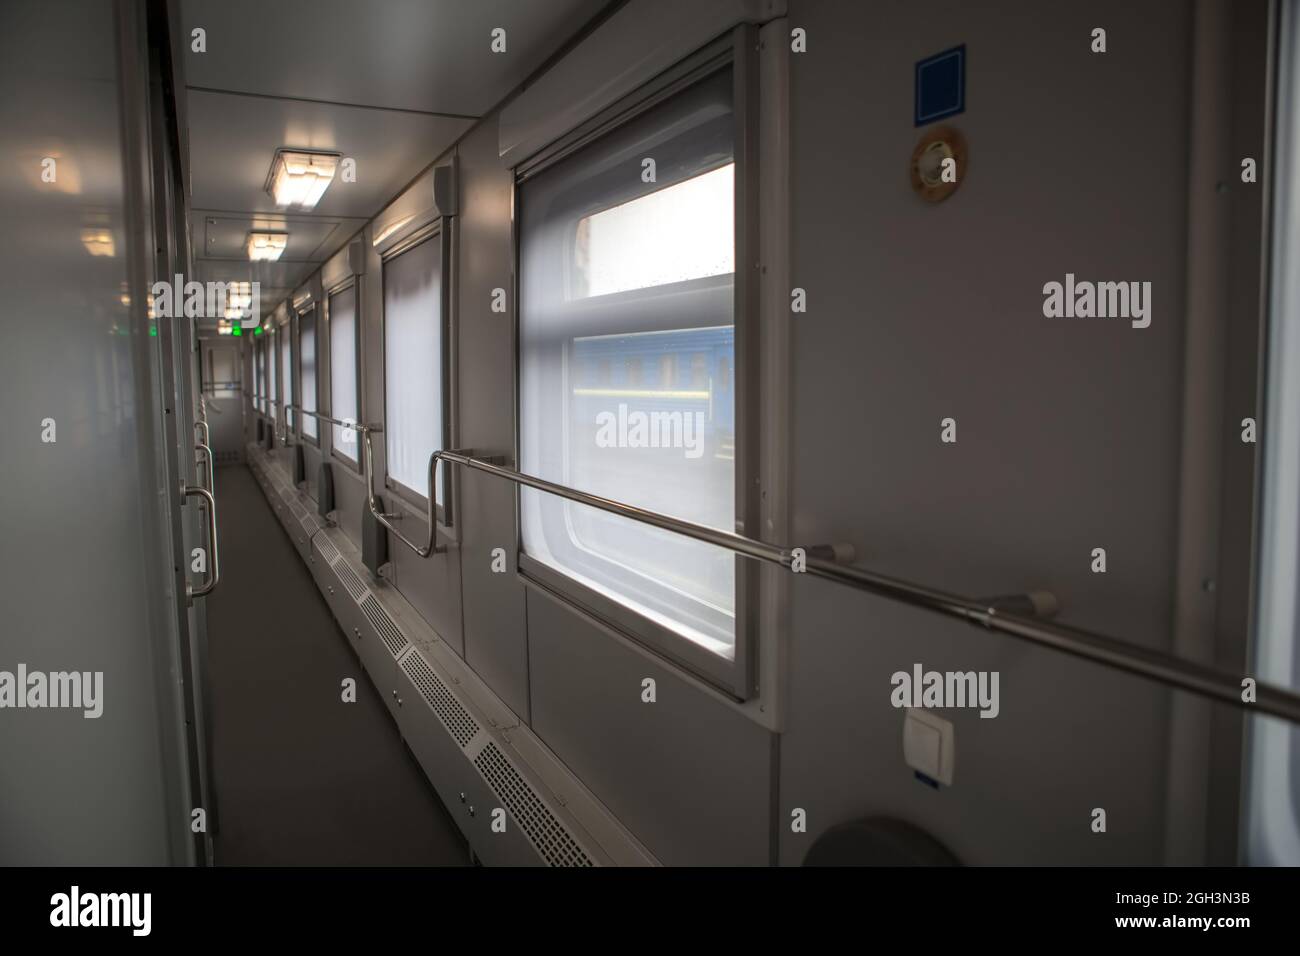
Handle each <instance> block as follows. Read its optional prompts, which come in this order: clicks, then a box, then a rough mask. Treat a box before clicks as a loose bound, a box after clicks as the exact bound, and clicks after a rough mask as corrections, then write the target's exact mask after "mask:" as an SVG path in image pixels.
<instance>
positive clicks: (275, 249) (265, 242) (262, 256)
mask: <svg viewBox="0 0 1300 956" xmlns="http://www.w3.org/2000/svg"><path fill="white" fill-rule="evenodd" d="M288 244H289V234H288V233H287V232H250V233H249V234H248V258H249V260H250V261H252V262H274V261H275V260H276V259H279V258H280V253H282V252H284V247H285V246H287V245H288Z"/></svg>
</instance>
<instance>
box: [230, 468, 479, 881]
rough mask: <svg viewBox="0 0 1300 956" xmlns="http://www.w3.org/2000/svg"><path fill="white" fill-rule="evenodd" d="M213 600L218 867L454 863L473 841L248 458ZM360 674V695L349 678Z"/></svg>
mask: <svg viewBox="0 0 1300 956" xmlns="http://www.w3.org/2000/svg"><path fill="white" fill-rule="evenodd" d="M216 485H217V500H218V502H219V508H220V515H221V523H222V530H223V534H222V586H221V587H220V588H219V589H218V590H217V591H215V592H214V593H213V594H212V596H211V597H210V598H209V599H208V644H209V658H210V674H211V678H210V680H211V696H212V706H211V715H212V717H211V719H212V735H211V741H212V748H213V776H214V778H215V781H216V787H215V789H216V794H217V803H218V811H219V815H218V822H217V828H218V829H217V832H216V834H215V837H214V843H215V857H216V862H217V863H218V864H219V865H236V866H241V865H243V866H246V865H286V866H294V865H308V866H340V865H343V866H348V865H350V866H364V865H379V864H384V865H394V864H397V865H408V866H417V865H418V866H429V865H455V864H463V863H467V862H468V860H469V853H468V849H467V848H466V844H465V841H464V839H463V838H462V837H461V834H460V832H459V830H457V828H456V826H455V824H454V823H453V822H452V820H451V819H450V817H449V816H448V815H447V812H446V810H445V809H444V808H443V806H442V804H441V802H440V801H439V800H438V797H437V795H436V794H435V793H434V791H433V790H432V788H431V787H430V786H429V783H428V781H427V780H426V779H425V777H424V775H423V774H422V773H421V771H420V769H419V767H418V765H417V764H416V763H415V761H414V760H413V759H412V758H411V756H410V754H409V753H408V752H407V751H406V748H405V746H404V745H403V744H402V741H401V738H400V737H399V736H398V735H397V734H396V733H394V730H393V726H392V723H391V720H390V718H389V716H388V714H387V712H386V711H385V708H384V707H383V705H382V702H381V701H380V700H379V697H378V695H377V692H376V691H375V689H374V687H373V685H372V684H371V683H370V681H369V680H368V679H366V676H365V674H364V673H363V671H362V670H361V665H360V662H359V661H358V660H357V658H356V657H355V656H354V655H353V654H352V652H351V650H350V648H348V647H347V645H346V643H345V641H344V640H343V637H342V636H341V634H340V633H339V631H338V627H337V625H336V624H335V621H334V619H333V617H332V616H331V615H330V611H329V607H328V605H326V603H325V601H324V599H323V598H322V597H321V594H320V592H319V591H318V590H317V588H316V585H315V582H314V581H313V580H312V577H311V574H310V573H309V572H308V570H307V568H306V566H305V565H304V564H303V563H302V561H301V560H300V558H299V557H298V554H297V553H296V552H295V551H294V548H293V545H292V543H291V542H290V541H289V540H288V538H286V537H285V535H284V533H283V531H282V530H281V529H280V526H279V524H278V523H277V522H276V521H275V517H274V515H273V513H272V512H271V509H270V507H269V506H268V505H267V503H266V499H265V498H264V497H263V495H262V493H261V491H260V490H259V489H258V487H257V482H256V481H255V480H254V478H253V476H252V474H251V473H250V472H249V470H248V468H247V467H245V466H244V465H237V466H228V467H224V468H221V469H220V470H219V471H218V472H217V480H216ZM348 677H351V678H354V679H355V680H356V702H355V703H345V702H344V701H343V699H342V698H343V693H342V682H343V680H344V679H345V678H348Z"/></svg>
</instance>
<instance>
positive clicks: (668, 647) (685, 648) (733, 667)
mask: <svg viewBox="0 0 1300 956" xmlns="http://www.w3.org/2000/svg"><path fill="white" fill-rule="evenodd" d="M727 69H730V70H731V71H732V115H733V121H734V124H735V126H734V135H733V148H734V155H733V161H734V163H735V184H734V190H735V192H734V195H735V200H734V210H733V215H734V217H735V218H734V240H735V252H734V256H735V258H734V261H735V265H736V271H735V272H734V273H733V296H734V298H733V302H732V323H733V324H732V328H733V330H734V335H735V360H734V367H733V376H734V379H733V388H734V394H735V399H734V401H735V409H734V413H735V435H736V459H735V462H736V464H735V529H734V530H735V531H736V532H737V533H739V534H752V535H753V536H755V537H758V536H760V535H758V530H759V518H758V515H759V504H760V500H759V495H758V494H757V493H756V488H757V483H758V480H759V474H760V472H759V457H758V455H759V450H758V428H759V419H760V415H761V410H760V409H759V407H758V403H757V401H756V399H757V397H758V396H757V388H758V385H759V375H760V368H759V356H758V341H759V337H760V334H761V328H760V315H759V277H758V270H757V269H752V268H745V267H744V264H746V263H751V262H755V261H757V258H758V250H759V241H758V212H759V196H758V178H759V170H758V58H757V29H756V28H755V27H753V26H752V25H748V24H742V25H740V26H737V27H735V28H734V29H732V30H731V31H729V32H728V33H727V34H726V35H724V36H722V37H720V38H719V39H717V40H715V41H714V42H713V43H710V44H709V45H707V46H705V47H703V48H702V49H700V50H699V51H697V52H696V53H695V54H693V55H691V56H689V57H687V58H685V59H684V60H682V61H681V62H680V63H678V64H677V65H676V66H675V67H672V68H670V69H669V70H666V71H664V73H662V74H660V76H658V77H657V78H655V79H654V80H651V81H650V82H648V83H646V84H645V85H643V86H642V87H640V88H639V89H637V90H635V91H633V92H632V93H630V94H628V95H627V96H626V97H624V98H622V99H621V100H619V101H618V102H616V103H614V104H613V105H611V106H609V107H607V108H606V109H605V110H602V111H601V112H600V113H598V114H597V115H596V116H594V117H592V118H591V119H589V120H587V121H586V122H584V123H582V124H581V125H579V126H578V127H577V128H575V129H574V130H573V131H571V132H570V133H568V134H567V135H565V136H563V137H561V138H560V139H558V140H556V141H555V142H554V143H552V144H551V145H550V146H548V147H546V148H545V149H543V150H541V151H540V152H538V153H537V154H535V155H534V156H532V157H530V158H529V159H527V160H525V161H524V162H522V163H520V164H519V165H518V166H517V167H516V168H515V170H514V181H513V184H512V193H511V238H512V243H513V250H512V253H513V261H512V269H513V271H512V275H511V280H512V286H513V292H514V296H515V298H514V302H515V308H514V316H513V323H512V333H513V335H514V352H515V369H514V372H515V374H514V390H515V395H514V400H515V405H514V416H515V427H514V449H513V451H514V460H515V461H516V462H519V461H521V452H522V443H523V435H522V428H523V421H524V417H523V408H522V401H523V383H522V373H523V364H522V360H521V359H522V356H521V351H520V349H521V345H520V343H521V341H522V336H521V331H522V330H521V317H522V305H523V303H522V302H520V300H519V295H520V281H519V274H520V268H521V261H522V260H521V252H522V249H521V235H520V223H519V210H520V196H519V190H520V187H521V186H522V185H523V184H525V183H526V182H527V181H528V180H529V179H530V178H532V177H533V176H535V175H537V174H538V173H540V172H542V171H544V170H546V169H549V168H551V167H552V166H554V165H556V164H557V163H560V162H562V161H563V160H565V159H567V158H568V157H570V156H571V155H573V154H575V153H578V152H579V151H580V150H581V149H583V148H584V147H585V146H587V145H589V144H591V143H594V142H597V141H599V140H600V139H601V138H602V137H604V136H605V135H607V134H609V133H611V132H613V131H615V130H617V129H619V128H620V127H622V126H624V125H626V124H627V123H629V122H632V121H633V120H635V119H637V118H639V117H640V116H641V115H643V114H644V113H646V112H648V111H649V110H651V109H653V108H654V107H655V106H658V105H659V104H661V103H664V102H667V101H669V100H671V99H673V98H674V97H676V96H677V95H678V94H681V93H683V92H685V91H687V90H689V89H691V88H692V87H694V86H695V85H696V84H697V83H700V82H702V81H704V80H707V79H708V78H710V77H712V76H714V75H715V74H716V73H718V72H719V71H722V70H727ZM691 281H694V282H701V281H704V282H707V281H709V280H707V279H706V280H691ZM616 295H617V293H616ZM537 493H538V494H544V492H537ZM523 494H524V488H523V487H522V486H520V485H516V486H515V531H516V540H515V554H516V559H517V562H516V568H517V572H516V573H517V575H518V576H519V577H520V578H521V580H523V582H524V583H525V584H529V585H532V586H534V587H538V588H540V589H542V590H544V591H546V592H548V593H550V594H552V595H553V596H555V597H557V598H559V599H560V600H562V601H564V602H565V603H568V604H570V605H573V606H575V607H577V608H578V609H579V610H581V611H583V612H585V613H587V614H589V615H591V616H593V617H595V618H596V619H598V620H599V621H601V622H602V623H603V624H604V625H606V626H607V627H610V628H612V629H613V630H615V631H616V632H617V633H619V634H621V635H623V636H625V637H627V638H629V639H631V640H632V641H635V642H636V643H637V644H640V645H641V646H643V647H646V648H647V649H649V650H650V651H652V652H653V653H655V654H657V655H659V656H661V657H664V658H666V659H667V660H669V661H671V662H673V663H675V664H677V665H678V666H680V667H683V668H684V669H686V670H687V671H689V672H690V673H692V674H693V675H694V676H695V677H697V678H699V679H701V680H703V681H705V682H707V683H708V684H710V685H711V686H713V687H715V688H717V689H719V690H721V691H722V692H724V693H726V694H727V695H729V696H730V697H732V698H733V699H735V700H737V701H740V702H743V701H746V700H749V699H751V698H753V697H755V696H757V695H758V693H759V686H758V667H757V659H758V648H759V627H760V616H761V608H760V606H759V601H758V574H759V568H758V566H757V562H755V561H753V560H751V559H748V558H745V557H743V556H741V555H739V554H735V555H733V561H734V562H735V634H734V644H733V649H734V656H733V658H732V659H731V660H728V659H726V658H724V657H722V656H721V655H718V654H715V653H713V652H712V651H710V650H708V649H707V648H705V647H704V646H703V645H700V644H698V643H696V642H694V641H692V640H691V639H690V638H688V637H686V636H685V635H683V634H681V633H679V632H678V631H676V630H675V629H673V628H671V627H669V626H667V625H664V624H661V623H659V622H657V621H654V620H652V619H651V618H650V617H648V616H646V615H645V614H642V613H641V612H639V611H637V610H635V609H633V608H631V607H629V606H627V605H626V604H624V603H622V602H620V601H618V600H616V599H614V598H611V597H609V596H607V595H605V594H602V593H600V592H599V591H597V590H596V589H594V588H592V587H589V586H588V585H586V584H583V583H582V582H580V581H578V580H577V579H575V578H573V577H571V576H570V575H569V574H567V573H565V572H564V571H560V570H558V569H556V568H553V567H551V566H550V565H548V564H546V563H544V562H542V561H541V560H539V559H537V558H534V557H532V556H530V555H529V554H527V553H526V552H525V551H524V545H523V530H524V526H523V520H524V517H523Z"/></svg>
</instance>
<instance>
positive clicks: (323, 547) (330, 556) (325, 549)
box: [316, 536, 342, 565]
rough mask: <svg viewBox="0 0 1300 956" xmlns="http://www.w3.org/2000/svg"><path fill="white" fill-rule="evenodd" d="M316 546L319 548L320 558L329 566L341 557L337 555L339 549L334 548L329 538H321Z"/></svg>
mask: <svg viewBox="0 0 1300 956" xmlns="http://www.w3.org/2000/svg"><path fill="white" fill-rule="evenodd" d="M316 546H317V547H318V548H320V556H321V557H322V558H324V559H325V560H326V561H327V562H328V563H329V564H331V565H332V564H333V563H334V562H335V561H337V560H338V559H339V558H341V557H342V555H341V554H339V549H338V548H336V547H334V542H333V541H331V540H330V539H329V538H326V537H324V536H322V537H321V539H320V541H318V542H317V543H316Z"/></svg>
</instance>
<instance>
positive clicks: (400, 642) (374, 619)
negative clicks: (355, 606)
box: [349, 569, 406, 657]
mask: <svg viewBox="0 0 1300 956" xmlns="http://www.w3.org/2000/svg"><path fill="white" fill-rule="evenodd" d="M349 570H350V569H349ZM361 613H363V614H364V615H365V616H366V617H367V618H368V619H369V620H370V623H371V624H373V625H374V626H375V630H376V631H377V632H378V633H379V639H380V640H381V641H383V642H384V646H385V647H387V648H388V653H390V654H392V655H393V656H394V657H396V656H397V655H398V654H400V653H401V652H402V648H404V647H406V638H404V637H403V636H402V632H401V631H399V630H398V629H397V625H396V624H394V623H393V619H392V618H391V617H389V616H388V612H387V611H385V610H384V607H383V605H382V604H380V603H379V602H378V601H377V600H375V596H374V595H373V594H367V595H366V599H365V600H364V601H362V602H361Z"/></svg>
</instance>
